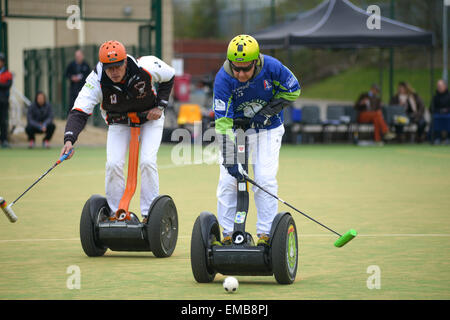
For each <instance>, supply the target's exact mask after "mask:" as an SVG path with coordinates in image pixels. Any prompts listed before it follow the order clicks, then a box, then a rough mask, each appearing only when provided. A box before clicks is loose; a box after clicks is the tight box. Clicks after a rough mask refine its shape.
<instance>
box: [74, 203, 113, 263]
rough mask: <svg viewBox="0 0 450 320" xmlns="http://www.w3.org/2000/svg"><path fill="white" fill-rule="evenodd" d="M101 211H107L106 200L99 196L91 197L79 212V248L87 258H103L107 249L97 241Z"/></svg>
mask: <svg viewBox="0 0 450 320" xmlns="http://www.w3.org/2000/svg"><path fill="white" fill-rule="evenodd" d="M103 210H109V207H108V203H107V202H106V198H104V197H102V196H100V195H93V196H92V197H90V198H89V200H88V201H86V203H85V204H84V207H83V211H82V212H81V220H80V239H81V246H82V247H83V251H84V253H86V255H87V256H88V257H100V256H103V255H104V254H105V252H106V250H107V249H108V248H106V247H105V246H103V245H102V244H101V243H100V241H99V239H98V227H97V220H98V216H99V214H100V213H101V212H102V211H103Z"/></svg>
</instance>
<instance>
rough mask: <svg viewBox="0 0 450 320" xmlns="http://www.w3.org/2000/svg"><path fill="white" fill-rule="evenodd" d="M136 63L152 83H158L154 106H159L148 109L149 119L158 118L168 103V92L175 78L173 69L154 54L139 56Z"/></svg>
mask: <svg viewBox="0 0 450 320" xmlns="http://www.w3.org/2000/svg"><path fill="white" fill-rule="evenodd" d="M138 64H139V66H141V67H142V68H144V70H145V71H147V72H148V73H149V74H150V76H151V78H152V82H153V83H158V89H157V92H156V107H159V109H152V110H150V112H149V117H150V118H149V120H155V119H159V117H160V116H161V113H162V111H163V110H164V109H165V108H166V107H167V105H168V103H169V97H170V92H171V91H172V87H173V83H174V78H175V69H174V68H172V67H171V66H169V65H168V64H167V63H165V62H164V61H162V60H161V59H158V58H157V57H155V56H145V57H141V58H140V59H139V60H138Z"/></svg>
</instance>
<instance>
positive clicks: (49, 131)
mask: <svg viewBox="0 0 450 320" xmlns="http://www.w3.org/2000/svg"><path fill="white" fill-rule="evenodd" d="M55 128H56V126H55V124H54V123H53V122H52V123H50V124H49V125H48V126H47V130H46V131H45V132H43V131H42V130H40V129H37V128H35V127H32V126H30V125H27V127H26V128H25V132H26V133H27V135H28V140H35V139H34V136H35V134H36V133H45V137H44V139H43V140H48V141H50V140H51V139H52V136H53V132H55Z"/></svg>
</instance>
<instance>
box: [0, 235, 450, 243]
mask: <svg viewBox="0 0 450 320" xmlns="http://www.w3.org/2000/svg"><path fill="white" fill-rule="evenodd" d="M299 236H300V238H302V237H306V238H309V237H311V238H323V237H335V236H334V235H331V234H330V235H327V234H300V235H299ZM356 237H372V238H378V237H392V238H395V237H450V234H449V233H392V234H388V233H384V234H358V235H357V236H356ZM178 238H180V239H188V238H190V236H179V237H178ZM79 240H80V238H66V239H0V243H8V242H43V241H79Z"/></svg>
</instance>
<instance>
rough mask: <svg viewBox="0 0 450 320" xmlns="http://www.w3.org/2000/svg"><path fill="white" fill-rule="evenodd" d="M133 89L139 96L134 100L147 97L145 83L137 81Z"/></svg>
mask: <svg viewBox="0 0 450 320" xmlns="http://www.w3.org/2000/svg"><path fill="white" fill-rule="evenodd" d="M134 87H135V88H136V90H137V91H138V92H139V95H138V96H137V97H136V99H142V98H144V97H145V96H146V95H147V92H145V81H139V82H138V83H136V84H135V85H134Z"/></svg>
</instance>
